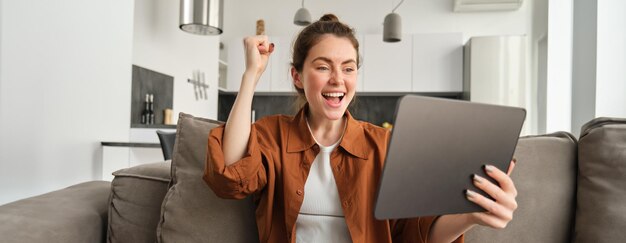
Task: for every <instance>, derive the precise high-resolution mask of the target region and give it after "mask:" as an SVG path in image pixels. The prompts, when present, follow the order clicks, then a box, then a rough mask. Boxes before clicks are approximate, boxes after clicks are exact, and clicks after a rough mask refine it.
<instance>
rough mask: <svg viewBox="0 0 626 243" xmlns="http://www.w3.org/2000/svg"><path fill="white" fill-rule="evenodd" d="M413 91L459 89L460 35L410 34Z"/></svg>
mask: <svg viewBox="0 0 626 243" xmlns="http://www.w3.org/2000/svg"><path fill="white" fill-rule="evenodd" d="M412 54H413V58H412V59H413V63H412V66H411V70H412V71H413V75H412V83H413V85H412V87H413V92H461V91H462V90H463V35H462V34H461V33H441V34H415V35H413V53H412Z"/></svg>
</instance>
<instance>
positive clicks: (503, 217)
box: [466, 159, 517, 229]
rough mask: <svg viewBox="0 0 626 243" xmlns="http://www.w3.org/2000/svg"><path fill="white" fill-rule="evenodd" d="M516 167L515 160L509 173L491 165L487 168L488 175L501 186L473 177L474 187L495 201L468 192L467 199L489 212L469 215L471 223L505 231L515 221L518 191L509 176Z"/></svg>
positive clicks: (476, 176)
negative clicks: (514, 213) (514, 214)
mask: <svg viewBox="0 0 626 243" xmlns="http://www.w3.org/2000/svg"><path fill="white" fill-rule="evenodd" d="M514 167H515V159H514V160H513V161H511V165H510V166H509V170H508V172H507V173H504V172H503V171H501V170H499V169H498V168H496V167H494V166H491V165H487V166H485V172H486V173H487V175H488V176H490V177H491V178H493V179H495V180H496V181H497V182H498V184H500V186H498V185H496V184H494V183H492V182H491V181H489V180H487V179H485V178H483V177H480V176H478V175H474V176H473V178H474V179H473V180H474V185H475V186H476V187H477V188H479V189H481V190H483V191H484V192H486V193H487V194H488V195H489V196H491V197H492V198H493V200H491V199H489V198H486V197H484V196H483V195H481V194H478V193H476V192H474V191H471V190H468V191H467V199H468V200H470V201H472V202H474V203H476V204H478V205H479V206H481V207H483V208H484V209H486V210H487V212H478V213H470V214H467V215H466V216H468V217H469V220H470V222H473V223H474V224H479V225H484V226H489V227H493V228H498V229H503V228H505V227H506V225H507V224H508V223H509V222H510V221H511V220H512V219H513V212H514V211H515V209H517V201H515V197H517V189H515V185H514V184H513V180H511V177H509V175H510V174H511V172H513V168H514Z"/></svg>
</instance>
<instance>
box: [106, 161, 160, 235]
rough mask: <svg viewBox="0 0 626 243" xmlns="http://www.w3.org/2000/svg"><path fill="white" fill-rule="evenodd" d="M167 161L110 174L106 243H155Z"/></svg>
mask: <svg viewBox="0 0 626 243" xmlns="http://www.w3.org/2000/svg"><path fill="white" fill-rule="evenodd" d="M170 171H171V170H170V161H165V162H157V163H150V164H144V165H139V166H135V167H131V168H126V169H122V170H118V171H116V172H113V175H114V176H115V179H113V182H112V183H111V201H110V206H109V227H108V233H107V242H109V243H115V242H134V243H142V242H145V243H154V242H155V241H156V229H157V225H158V223H159V219H160V217H159V216H160V212H161V204H162V202H163V198H164V197H165V193H167V190H168V185H169V182H170Z"/></svg>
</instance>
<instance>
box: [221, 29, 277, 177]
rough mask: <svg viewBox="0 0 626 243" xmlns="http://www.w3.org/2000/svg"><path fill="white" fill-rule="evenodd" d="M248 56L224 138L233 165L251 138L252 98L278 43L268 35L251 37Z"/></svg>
mask: <svg viewBox="0 0 626 243" xmlns="http://www.w3.org/2000/svg"><path fill="white" fill-rule="evenodd" d="M243 44H244V49H245V55H246V71H245V72H244V74H243V77H242V79H241V86H240V88H239V94H237V98H236V99H235V103H234V104H233V108H232V109H231V110H230V115H229V116H228V120H227V121H226V127H225V128H224V138H223V148H222V149H223V151H224V161H225V165H226V166H229V165H231V164H233V163H235V162H237V161H238V160H240V159H241V158H243V156H244V154H245V152H246V148H247V146H248V140H249V138H250V124H251V122H250V113H251V111H252V97H253V96H254V90H255V88H256V84H257V82H258V81H259V78H260V77H261V75H262V74H263V72H264V71H265V68H266V67H267V62H268V60H269V57H270V54H272V52H273V51H274V44H273V43H269V41H268V39H267V36H251V37H246V38H245V39H244V40H243Z"/></svg>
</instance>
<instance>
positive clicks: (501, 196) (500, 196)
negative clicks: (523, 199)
mask: <svg viewBox="0 0 626 243" xmlns="http://www.w3.org/2000/svg"><path fill="white" fill-rule="evenodd" d="M472 179H473V181H474V186H476V187H477V188H478V189H481V190H483V191H484V192H486V193H487V194H488V195H489V196H491V197H492V198H493V199H494V200H495V201H496V202H497V203H499V204H502V205H503V206H504V207H506V208H508V209H513V210H515V209H517V202H516V201H515V197H514V196H513V195H509V194H507V193H506V192H504V191H503V190H502V188H500V187H499V186H497V185H496V184H493V183H492V182H491V181H489V180H487V179H485V178H483V177H481V176H479V175H472Z"/></svg>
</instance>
